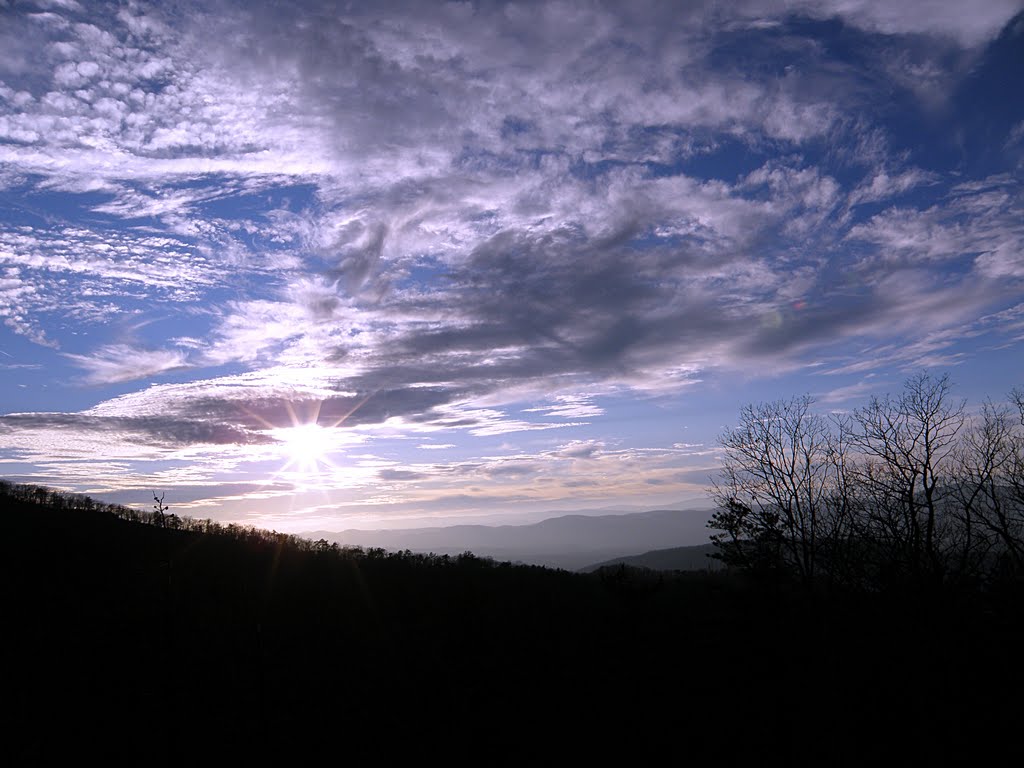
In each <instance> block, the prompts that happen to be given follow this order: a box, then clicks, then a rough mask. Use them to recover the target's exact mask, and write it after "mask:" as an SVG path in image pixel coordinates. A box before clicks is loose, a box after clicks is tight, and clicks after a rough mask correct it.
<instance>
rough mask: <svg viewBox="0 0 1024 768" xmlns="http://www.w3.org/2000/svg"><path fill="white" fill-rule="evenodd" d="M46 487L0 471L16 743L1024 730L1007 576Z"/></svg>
mask: <svg viewBox="0 0 1024 768" xmlns="http://www.w3.org/2000/svg"><path fill="white" fill-rule="evenodd" d="M40 499H42V501H39V502H37V501H33V500H26V499H25V498H22V497H19V498H15V497H14V496H10V495H8V496H4V497H2V498H0V505H2V506H0V509H2V517H0V520H2V530H3V539H2V540H3V558H2V563H3V566H2V567H3V571H2V574H0V576H2V578H0V583H2V584H3V593H2V599H3V606H4V622H3V623H4V627H5V630H4V635H5V639H6V643H5V645H7V652H6V658H5V664H4V671H3V676H4V679H3V691H4V694H5V696H4V698H5V701H6V702H7V704H8V712H9V713H10V714H8V715H7V719H6V722H5V723H4V725H5V728H4V731H5V733H6V734H7V735H6V736H5V739H4V742H3V746H2V749H3V751H4V753H5V755H4V762H6V763H7V764H33V763H40V764H42V763H46V764H54V763H70V762H73V763H75V764H81V763H83V762H85V761H86V760H88V759H92V758H99V759H102V760H105V761H117V762H121V761H128V760H130V761H132V762H133V763H134V764H138V765H183V764H195V763H206V762H209V761H211V760H223V761H229V764H233V765H240V764H244V763H246V762H254V761H255V762H257V763H274V764H281V765H285V764H299V763H307V762H310V761H312V760H313V759H314V758H316V759H318V760H319V759H322V760H324V761H329V762H330V763H331V764H335V765H340V764H350V763H356V762H358V763H360V764H366V763H367V761H372V763H373V764H384V765H388V764H397V763H407V762H408V761H416V762H423V763H427V764H433V763H435V762H437V761H439V760H440V761H444V762H448V763H457V764H466V763H473V764H480V765H494V764H515V765H563V764H585V763H597V764H609V763H612V762H619V763H621V764H624V765H686V764H691V763H693V764H702V765H706V764H744V765H774V764H787V765H792V764H806V765H812V764H813V765H822V766H825V765H864V764H873V763H875V762H878V761H882V760H886V762H888V761H889V759H895V760H897V761H899V762H900V763H902V764H908V765H924V764H928V765H935V764H969V763H973V764H979V765H994V764H1007V765H1011V764H1017V763H1016V760H1017V758H1018V757H1019V752H1017V749H1018V741H1017V738H1018V735H1019V729H1020V722H1021V721H1020V717H1021V706H1020V701H1021V687H1020V686H1021V682H1022V681H1024V673H1022V649H1024V643H1022V638H1024V632H1022V622H1021V611H1020V609H1021V606H1020V603H1019V594H1017V593H1014V592H1013V590H1009V591H1007V590H1005V589H1004V591H1002V592H1001V593H999V594H991V593H970V594H955V593H935V594H927V595H926V594H920V593H917V594H882V595H867V596H864V595H862V596H856V597H855V596H846V597H836V596H833V597H832V598H830V599H829V600H824V599H820V598H819V599H817V600H811V599H809V598H806V597H800V596H798V595H796V594H795V593H791V592H790V591H789V590H787V589H785V588H784V587H782V586H780V585H768V584H766V583H764V582H763V581H758V580H754V579H751V578H741V577H740V576H737V575H736V574H732V573H703V574H692V575H686V574H674V575H673V574H661V575H658V574H654V573H651V572H644V571H639V570H629V569H611V570H604V571H601V572H598V573H594V574H573V573H568V572H563V571H553V570H547V569H543V568H539V567H527V566H513V565H508V564H504V565H502V564H495V563H493V562H491V561H488V560H481V559H478V558H476V557H473V556H470V555H466V556H461V557H447V558H445V557H427V556H419V555H409V554H404V555H403V554H387V553H384V552H383V551H379V550H370V551H367V552H362V551H345V550H339V549H337V548H336V547H330V546H328V545H327V544H326V542H321V543H319V544H313V543H307V542H299V541H297V540H295V539H292V538H290V537H275V536H274V535H273V534H269V533H266V532H255V531H247V530H244V529H227V530H225V529H216V530H212V531H211V532H209V533H204V532H201V531H199V530H183V529H182V528H181V527H180V526H179V527H178V528H175V527H173V526H172V525H171V524H169V523H167V522H165V523H164V524H163V525H155V524H153V520H152V519H150V520H148V521H138V522H136V521H131V520H126V519H122V518H120V517H117V516H115V515H114V514H111V513H110V512H109V511H106V510H101V511H98V510H96V509H82V508H78V509H59V508H57V507H55V506H53V505H52V504H50V503H49V502H48V501H46V500H45V499H43V497H42V495H41V496H40ZM51 501H52V499H51ZM194 527H198V526H194ZM1004 748H1006V749H1008V750H1009V751H1008V752H1004ZM1000 755H1002V757H1000Z"/></svg>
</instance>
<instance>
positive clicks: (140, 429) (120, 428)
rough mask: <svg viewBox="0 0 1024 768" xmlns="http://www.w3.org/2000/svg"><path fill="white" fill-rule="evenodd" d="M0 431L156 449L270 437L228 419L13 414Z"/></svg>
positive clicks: (0, 418)
mask: <svg viewBox="0 0 1024 768" xmlns="http://www.w3.org/2000/svg"><path fill="white" fill-rule="evenodd" d="M0 429H5V430H51V429H57V430H61V429H64V430H68V431H69V432H70V433H72V434H73V433H76V432H85V433H101V434H109V435H111V436H112V439H118V438H120V439H124V440H128V441H131V442H137V443H143V444H146V445H154V446H171V447H173V446H186V445H195V444H199V443H208V444H213V445H259V444H267V443H272V442H274V441H273V439H271V438H270V437H268V436H266V435H263V434H260V433H259V432H256V431H252V430H249V429H246V428H244V427H243V426H240V425H237V423H236V422H232V421H230V420H227V419H220V420H216V421H191V420H186V419H182V418H180V417H176V416H173V415H172V416H168V417H158V416H137V417H116V416H90V415H88V414H82V413H12V414H7V415H3V416H0Z"/></svg>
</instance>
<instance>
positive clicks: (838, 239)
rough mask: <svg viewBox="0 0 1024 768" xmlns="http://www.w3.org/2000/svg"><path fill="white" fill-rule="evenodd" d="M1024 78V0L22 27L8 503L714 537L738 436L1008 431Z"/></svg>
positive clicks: (1021, 252)
mask: <svg viewBox="0 0 1024 768" xmlns="http://www.w3.org/2000/svg"><path fill="white" fill-rule="evenodd" d="M1022 67H1024V3H1022V2H1020V1H1019V0H987V1H986V2H980V3H976V4H972V5H971V6H970V7H968V6H966V5H964V4H962V3H956V2H928V3H923V2H916V3H914V2H912V3H908V4H905V5H901V6H898V7H896V6H893V5H891V4H889V3H884V2H863V3H856V4H851V3H845V2H825V0H821V1H818V0H807V2H800V3H793V4H783V5H781V6H780V5H779V4H777V3H771V2H767V0H765V1H764V2H761V1H760V0H751V2H745V3H742V4H736V5H735V6H734V7H729V8H722V7H718V6H717V5H716V4H713V3H707V4H705V3H693V4H686V5H685V7H684V6H681V5H680V4H675V3H666V4H659V3H652V4H649V5H645V6H643V7H642V8H632V7H630V8H626V7H619V5H618V4H614V3H607V4H603V3H596V4H595V3H583V2H575V1H569V2H561V3H536V4H532V3H525V4H518V5H517V4H507V3H496V4H475V3H465V4H457V3H449V4H445V5H443V6H440V5H439V6H433V5H417V4H412V3H390V4H389V3H385V4H380V3H373V4H370V3H354V4H351V5H350V6H349V7H348V8H346V10H344V11H340V10H338V9H337V8H336V7H335V4H333V3H328V2H315V1H314V0H309V2H301V3H297V4H295V5H294V6H290V7H289V8H282V7H279V6H277V5H275V4H271V3H266V2H256V3H234V2H230V1H229V2H225V3H223V4H219V5H218V6H217V9H216V10H215V11H214V10H210V8H209V6H206V5H203V4H195V5H192V4H189V3H182V4H180V5H178V6H175V8H174V9H171V10H167V9H164V8H162V7H161V6H160V5H159V4H156V3H145V2H140V3H134V4H132V5H130V6H121V5H118V4H115V3H107V2H95V3H89V2H83V3H79V2H76V0H45V1H44V0H38V2H26V3H19V4H17V6H13V5H12V6H3V7H0V318H3V323H2V325H0V397H2V399H3V406H2V408H0V477H4V478H6V479H9V480H11V481H13V482H19V483H33V484H39V485H45V486H49V487H53V488H58V489H62V490H66V491H70V492H76V493H85V494H88V495H91V496H94V497H96V498H99V499H103V500H104V501H111V502H115V503H122V504H127V505H132V506H138V507H142V508H148V507H150V506H151V505H152V499H151V496H152V494H153V493H154V492H156V493H164V494H165V496H166V502H167V504H168V505H169V506H170V507H171V509H172V510H173V511H174V512H175V513H176V514H179V515H185V516H190V517H194V518H211V519H214V520H217V521H220V522H239V523H243V524H247V525H255V526H258V527H264V528H268V529H275V530H279V531H283V532H289V533H302V532H311V531H321V530H322V531H328V530H334V531H336V532H340V531H343V530H346V529H364V530H371V529H396V528H403V527H409V528H418V527H433V526H451V525H460V524H481V523H480V521H482V520H500V521H501V522H499V523H496V524H498V525H528V524H532V523H535V522H538V521H539V520H541V519H548V518H550V517H557V516H561V515H565V514H574V513H578V512H579V510H588V511H595V510H600V509H602V508H603V509H615V508H620V509H627V510H632V511H633V512H636V511H647V510H657V509H663V508H671V507H681V508H684V509H685V508H689V509H693V510H701V509H705V508H707V509H710V504H711V501H710V498H709V497H708V483H709V478H710V477H712V476H713V475H714V474H715V472H716V470H717V468H718V466H719V463H720V461H721V454H720V451H719V447H718V445H717V443H716V439H717V437H718V435H719V434H721V432H722V430H723V429H724V428H725V427H726V426H727V425H730V424H732V423H734V421H735V418H736V416H737V414H738V412H739V410H740V408H741V407H742V406H743V405H745V404H746V403H750V402H758V401H764V400H774V399H777V398H788V397H791V396H795V395H801V394H804V393H809V394H811V395H812V396H814V397H815V399H816V401H817V406H816V407H817V409H818V410H819V411H821V412H823V413H828V412H845V411H849V410H852V409H853V408H856V407H858V406H859V405H862V404H863V403H864V402H865V401H866V400H867V398H869V397H870V396H873V395H878V396H882V395H885V394H886V393H895V392H897V391H898V390H899V388H900V386H901V384H902V382H903V381H904V379H906V378H907V376H909V375H911V374H913V373H916V372H919V371H928V372H932V373H935V374H942V373H947V372H948V373H949V375H950V377H951V379H952V381H953V382H954V385H955V386H954V393H955V394H956V395H957V396H958V397H964V398H967V399H968V401H969V405H970V406H971V407H973V408H977V407H980V406H981V405H982V403H983V401H984V399H985V398H987V397H990V398H992V399H993V400H996V401H1001V400H1003V399H1004V398H1005V396H1006V394H1007V392H1008V391H1009V390H1010V389H1011V388H1012V387H1013V386H1015V385H1016V386H1020V385H1021V384H1022V383H1024V356H1022V355H1021V345H1022V341H1024V194H1022V191H1024V190H1022V184H1024V100H1021V99H1019V98H1014V97H1013V96H1012V94H1013V93H1015V92H1017V91H1018V90H1019V83H1018V81H1017V80H1018V78H1019V74H1018V73H1019V72H1020V71H1021V68H1022ZM609 514H613V513H609ZM541 516H546V517H541ZM514 521H520V522H514Z"/></svg>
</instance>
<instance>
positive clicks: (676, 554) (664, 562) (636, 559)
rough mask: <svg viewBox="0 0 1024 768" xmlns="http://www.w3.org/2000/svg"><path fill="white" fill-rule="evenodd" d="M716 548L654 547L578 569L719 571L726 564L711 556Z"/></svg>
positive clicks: (712, 545) (712, 546) (710, 546)
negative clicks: (628, 566) (629, 568)
mask: <svg viewBox="0 0 1024 768" xmlns="http://www.w3.org/2000/svg"><path fill="white" fill-rule="evenodd" d="M716 549H717V548H716V547H715V545H714V544H698V545H696V546H694V547H672V548H670V549H654V550H651V551H650V552H644V553H643V554H642V555H629V556H626V557H615V558H612V559H611V560H605V561H603V562H600V563H594V564H593V565H588V566H585V567H583V568H580V569H578V570H580V571H585V572H587V573H589V572H591V571H596V570H598V569H599V568H607V567H610V566H616V565H631V566H633V567H634V568H650V569H651V570H652V571H707V570H712V571H717V570H718V569H720V568H724V567H725V566H724V565H723V563H722V561H721V560H716V559H713V558H712V557H711V555H712V554H713V553H714V552H715V551H716Z"/></svg>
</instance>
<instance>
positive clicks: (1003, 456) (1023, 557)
mask: <svg viewBox="0 0 1024 768" xmlns="http://www.w3.org/2000/svg"><path fill="white" fill-rule="evenodd" d="M1010 399H1011V405H1010V406H997V405H994V404H993V403H991V402H989V403H986V404H985V405H984V406H983V408H982V412H981V414H980V417H979V419H978V420H977V422H976V423H975V424H974V425H972V427H971V428H970V429H969V430H967V431H966V433H965V435H964V440H963V443H962V445H961V448H960V450H959V452H958V464H959V466H958V482H957V486H956V487H957V493H958V499H959V506H960V515H961V518H962V522H963V527H964V533H965V554H964V557H965V559H967V558H968V557H970V555H973V557H970V560H969V561H968V563H965V565H966V564H976V565H977V569H978V570H981V569H982V568H983V567H984V565H985V561H986V560H989V559H992V558H995V559H996V560H997V561H1003V562H1004V563H1005V564H1006V565H1008V566H1009V568H1010V569H1011V571H1012V572H1013V573H1015V574H1021V573H1024V393H1022V392H1021V391H1020V390H1014V391H1013V392H1012V393H1011V394H1010ZM967 546H969V548H970V555H968V553H967V551H966V547H967Z"/></svg>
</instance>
